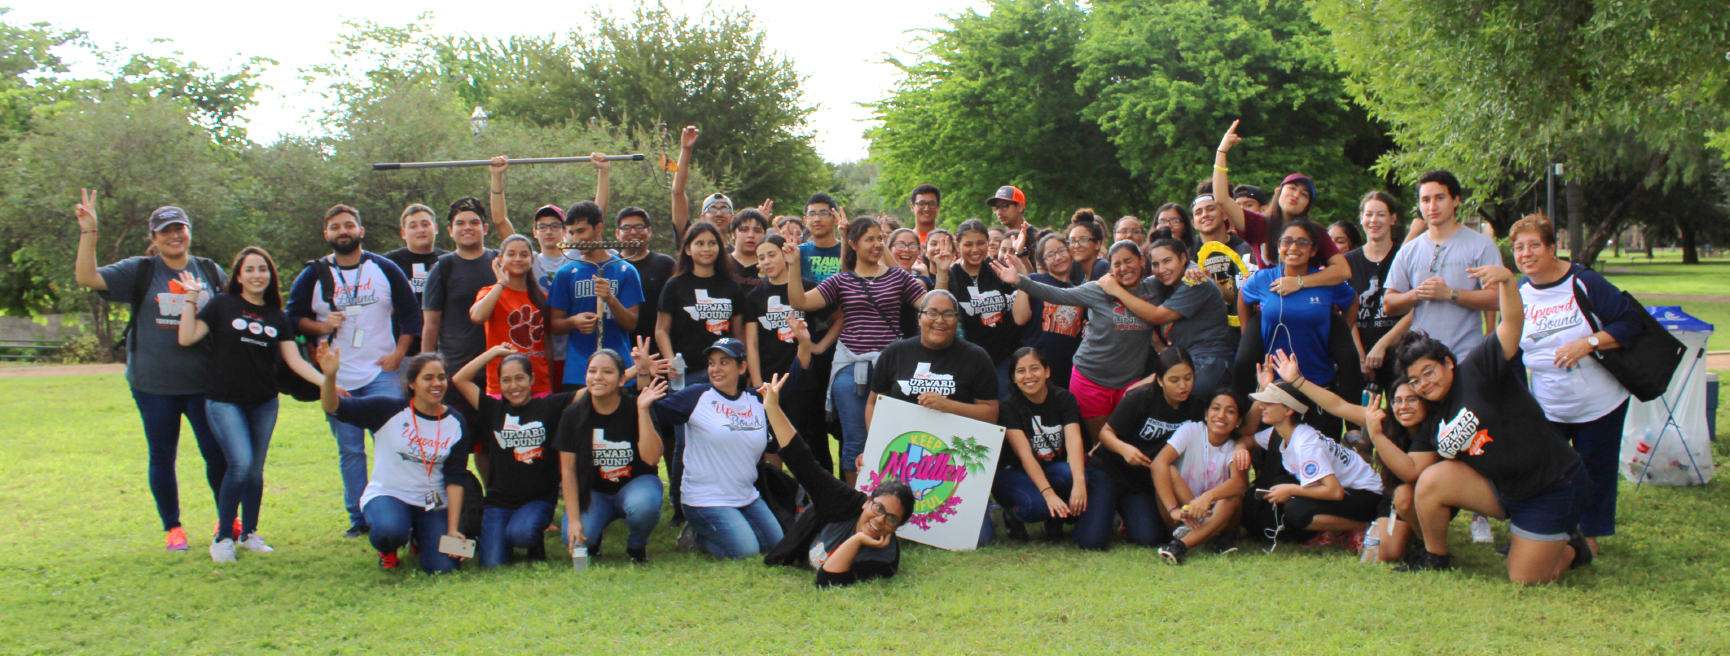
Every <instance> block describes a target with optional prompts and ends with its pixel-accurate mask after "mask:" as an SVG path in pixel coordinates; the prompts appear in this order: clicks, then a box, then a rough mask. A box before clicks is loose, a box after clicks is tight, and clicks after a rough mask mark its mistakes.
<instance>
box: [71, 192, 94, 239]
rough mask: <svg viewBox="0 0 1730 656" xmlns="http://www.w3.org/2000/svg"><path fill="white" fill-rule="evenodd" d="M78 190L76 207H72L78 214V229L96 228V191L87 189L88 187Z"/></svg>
mask: <svg viewBox="0 0 1730 656" xmlns="http://www.w3.org/2000/svg"><path fill="white" fill-rule="evenodd" d="M78 191H79V196H80V201H79V203H78V207H76V208H74V210H73V213H74V214H76V215H78V229H79V230H95V229H96V192H95V191H92V190H89V189H80V190H78Z"/></svg>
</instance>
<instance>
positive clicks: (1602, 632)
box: [0, 376, 1730, 654]
mask: <svg viewBox="0 0 1730 656" xmlns="http://www.w3.org/2000/svg"><path fill="white" fill-rule="evenodd" d="M0 417H3V418H4V420H3V422H0V424H3V426H4V428H3V429H0V652H5V653H24V654H60V653H75V652H85V653H168V654H182V653H185V654H203V653H215V652H230V653H247V654H256V653H280V652H293V653H318V654H360V653H393V654H394V653H480V652H489V653H491V652H511V653H656V654H659V653H686V654H708V653H802V654H806V653H809V654H823V653H857V652H888V653H913V654H936V653H941V654H1024V653H1047V652H1071V653H1102V652H1117V653H1185V654H1212V653H1226V654H1229V653H1269V654H1277V653H1305V654H1313V653H1338V652H1374V653H1382V654H1408V653H1425V654H1428V653H1521V654H1551V653H1555V654H1578V653H1617V654H1620V653H1723V652H1725V651H1727V650H1730V553H1727V552H1726V549H1725V544H1726V540H1725V532H1726V529H1727V528H1730V521H1727V520H1730V487H1727V485H1726V483H1725V482H1724V481H1716V482H1714V483H1713V484H1711V485H1710V486H1707V487H1704V488H1700V487H1693V488H1661V487H1653V486H1646V487H1644V488H1642V489H1639V490H1635V489H1634V488H1633V487H1632V486H1631V485H1629V484H1627V483H1623V484H1622V499H1621V511H1620V522H1621V528H1620V532H1619V534H1618V535H1617V536H1615V537H1614V538H1610V539H1607V540H1605V542H1604V554H1603V556H1602V557H1601V558H1600V559H1599V560H1598V561H1597V563H1596V564H1594V565H1593V566H1592V567H1589V568H1587V569H1584V570H1580V571H1576V572H1573V573H1571V574H1569V575H1567V576H1566V577H1565V578H1564V579H1563V580H1562V582H1560V583H1558V584H1555V585H1548V586H1541V587H1534V588H1523V587H1519V586H1515V585H1512V584H1510V583H1508V582H1507V581H1506V580H1505V574H1504V569H1503V563H1502V559H1501V558H1500V557H1499V556H1497V555H1495V554H1494V553H1493V552H1492V551H1491V547H1490V546H1489V545H1477V544H1471V543H1470V540H1469V538H1467V537H1465V535H1464V533H1465V530H1464V528H1465V527H1464V522H1463V521H1461V522H1459V523H1456V525H1455V529H1456V530H1455V531H1454V539H1453V543H1454V549H1455V553H1456V554H1457V555H1456V561H1455V562H1456V563H1458V565H1459V567H1460V569H1459V571H1456V572H1452V573H1444V574H1418V575H1408V574H1398V573H1393V572H1391V571H1389V568H1388V567H1387V566H1382V565H1363V564H1359V563H1358V562H1357V561H1356V559H1355V558H1354V557H1351V556H1349V555H1348V554H1346V553H1344V552H1343V551H1340V550H1339V549H1337V548H1314V549H1306V548H1301V547H1290V546H1281V547H1280V548H1279V549H1278V550H1277V551H1276V552H1275V553H1273V554H1271V555H1269V554H1265V553H1263V552H1262V550H1261V549H1260V548H1257V547H1255V546H1253V544H1252V543H1250V542H1247V541H1246V542H1245V543H1244V549H1243V550H1241V551H1240V552H1238V553H1237V554H1234V555H1230V556H1224V557H1221V556H1216V555H1213V554H1211V553H1205V552H1207V551H1209V550H1207V549H1202V550H1198V551H1197V552H1192V559H1191V560H1190V562H1189V563H1188V564H1186V565H1184V566H1182V567H1170V566H1166V565H1163V564H1161V563H1160V562H1159V560H1158V558H1157V556H1156V554H1155V553H1154V551H1153V550H1151V549H1147V548H1137V547H1132V546H1127V545H1123V544H1118V545H1114V548H1113V549H1112V550H1111V551H1110V552H1108V553H1104V554H1098V553H1082V552H1080V551H1078V550H1077V549H1075V548H1074V547H1073V546H1071V545H1062V546H1048V545H1044V544H1039V543H1033V544H1025V545H1023V544H1005V543H1004V542H1002V541H999V542H998V543H997V544H994V545H993V546H989V547H987V548H985V549H983V550H980V551H978V552H973V553H950V552H943V551H939V550H936V549H930V548H925V547H922V546H913V547H910V548H908V549H907V550H906V552H905V556H904V560H903V570H902V573H901V575H900V576H899V577H897V578H895V579H894V580H892V581H887V582H874V583H869V584H865V585H860V586H858V587H855V588H852V589H845V590H831V591H819V590H816V589H814V588H813V587H812V585H811V575H810V574H809V573H808V572H805V571H796V570H791V569H785V568H769V567H765V566H764V565H763V564H762V563H761V561H757V560H752V561H745V562H718V561H716V560H713V559H711V558H709V557H706V556H700V555H695V554H687V553H679V552H676V551H674V550H673V546H672V543H673V538H674V532H673V531H672V530H671V529H669V528H667V527H665V526H663V527H662V528H660V529H658V530H657V532H656V534H655V538H654V541H653V543H652V544H651V546H650V556H651V560H652V562H651V563H650V564H648V565H646V566H631V565H629V564H627V563H626V562H625V560H624V558H623V557H622V553H621V551H620V550H621V549H622V546H623V545H622V542H623V540H622V537H623V536H622V534H621V533H615V532H616V531H622V528H623V527H622V525H619V524H615V525H614V526H613V527H612V528H611V529H610V530H609V538H608V544H607V545H606V550H607V551H606V554H605V556H604V557H603V558H601V559H599V560H598V561H596V562H595V564H594V565H593V566H592V567H590V569H589V570H588V571H586V572H583V573H573V572H572V571H570V567H569V564H568V563H566V562H562V561H561V560H559V559H558V558H557V557H556V556H555V559H554V560H553V561H552V562H547V563H529V564H518V565H513V566H510V567H506V568H502V569H500V570H496V571H487V572H482V571H472V570H465V571H462V572H460V573H456V574H453V575H448V576H428V575H425V574H422V573H420V572H419V571H418V570H416V569H414V568H412V567H405V569H404V570H403V571H398V572H384V571H380V570H379V569H378V567H377V564H376V562H375V556H374V552H372V551H371V550H370V549H369V548H368V546H367V544H366V542H365V540H364V539H363V540H345V539H343V538H342V537H341V531H342V530H343V528H345V526H346V517H345V515H344V513H343V512H342V509H341V487H340V483H339V481H338V477H337V470H336V464H335V462H336V450H335V447H334V445H333V443H332V441H331V438H330V435H329V433H328V430H327V428H326V426H325V423H324V420H323V417H322V415H320V413H319V412H318V411H317V409H316V408H315V407H314V406H312V405H309V404H294V403H292V402H290V403H288V404H286V405H285V410H284V412H283V415H282V419H281V421H280V423H279V425H278V429H277V432H276V440H275V443H274V444H273V448H272V450H271V458H270V465H269V469H268V470H267V472H266V474H267V491H266V495H265V513H264V519H263V524H262V528H261V533H263V534H264V535H265V536H267V537H268V538H269V539H270V541H271V543H272V544H273V545H275V546H276V548H277V553H275V554H269V555H258V554H251V553H248V552H242V553H241V556H240V561H239V562H238V563H233V564H227V565H223V566H220V567H217V566H213V564H212V563H211V562H210V559H209V556H208V554H207V553H206V548H207V547H208V545H209V538H208V530H209V527H210V526H212V524H213V523H214V518H215V516H214V508H213V507H212V503H211V498H210V496H209V494H208V491H207V489H206V486H205V484H204V481H203V473H202V469H203V463H202V461H201V460H200V458H199V456H198V454H197V451H196V450H195V449H194V448H193V447H192V442H191V436H190V432H187V434H186V437H185V439H184V444H183V449H182V452H181V457H180V481H181V482H180V489H181V494H182V506H183V513H184V521H185V524H186V526H187V528H188V529H189V533H190V534H191V535H192V536H193V551H192V552H191V553H185V554H170V553H165V552H164V551H163V548H162V533H161V531H160V527H159V525H158V521H157V518H156V514H155V512H154V510H153V506H152V503H151V496H150V493H149V490H148V488H147V486H146V484H145V445H144V439H143V437H142V436H141V433H140V428H139V423H138V419H137V416H136V413H135V411H134V408H133V404H132V401H131V399H130V397H129V395H128V393H127V390H126V387H125V384H124V381H123V380H122V379H121V377H120V376H91V377H62V378H42V379H29V380H24V379H5V380H0ZM1726 419H1727V417H1726V416H1725V415H1724V414H1721V415H1720V417H1719V423H1720V426H1724V425H1726V424H1725V421H1726ZM1717 452H1718V457H1725V455H1726V449H1725V448H1723V444H1722V443H1721V444H1720V448H1718V449H1717ZM1720 462H1721V463H1722V462H1726V461H1720ZM1034 532H1035V534H1036V535H1037V533H1038V529H1037V528H1036V529H1034ZM1497 532H1498V536H1499V538H1500V539H1502V540H1506V527H1505V525H1502V524H1500V523H1498V524H1497ZM547 537H548V539H549V543H550V548H549V551H552V552H554V553H555V554H556V553H558V547H557V542H556V541H557V538H556V537H555V536H552V535H548V536H547ZM405 555H406V551H405ZM411 562H412V561H411ZM405 565H406V563H405Z"/></svg>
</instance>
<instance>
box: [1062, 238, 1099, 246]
mask: <svg viewBox="0 0 1730 656" xmlns="http://www.w3.org/2000/svg"><path fill="white" fill-rule="evenodd" d="M1096 241H1099V240H1098V239H1094V238H1092V237H1070V238H1069V239H1065V240H1064V241H1063V243H1065V244H1068V245H1070V246H1086V245H1088V244H1091V243H1093V242H1096Z"/></svg>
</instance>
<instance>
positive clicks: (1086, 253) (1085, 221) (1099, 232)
mask: <svg viewBox="0 0 1730 656" xmlns="http://www.w3.org/2000/svg"><path fill="white" fill-rule="evenodd" d="M1064 235H1065V237H1066V240H1067V241H1066V242H1065V243H1066V245H1068V246H1069V256H1070V257H1071V258H1074V260H1075V264H1074V265H1072V266H1070V267H1069V282H1070V283H1072V284H1076V285H1079V284H1081V283H1084V282H1088V281H1090V280H1099V279H1100V278H1104V277H1105V276H1107V275H1110V273H1111V263H1110V262H1108V261H1106V260H1104V259H1102V258H1100V257H1099V254H1100V253H1101V252H1104V250H1105V247H1106V246H1107V244H1106V243H1105V226H1102V225H1100V223H1099V217H1098V216H1096V215H1095V214H1094V213H1093V210H1090V209H1080V210H1076V211H1075V216H1073V217H1070V219H1069V228H1068V229H1067V231H1066V232H1065V233H1064Z"/></svg>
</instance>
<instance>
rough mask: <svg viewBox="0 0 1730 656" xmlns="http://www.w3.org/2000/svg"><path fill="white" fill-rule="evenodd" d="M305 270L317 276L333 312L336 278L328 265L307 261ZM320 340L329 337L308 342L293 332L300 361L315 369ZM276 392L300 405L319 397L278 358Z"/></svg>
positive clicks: (303, 336) (310, 386)
mask: <svg viewBox="0 0 1730 656" xmlns="http://www.w3.org/2000/svg"><path fill="white" fill-rule="evenodd" d="M306 268H307V269H310V270H312V271H314V272H315V273H314V275H317V276H318V283H319V289H320V290H321V291H322V292H323V294H322V295H323V296H324V302H325V304H326V305H330V306H331V307H332V309H333V310H334V309H335V307H336V304H335V303H334V302H333V301H334V300H335V299H336V276H335V275H334V274H332V273H331V271H330V264H329V263H327V262H325V261H324V260H323V259H317V260H308V261H307V263H306ZM320 339H323V340H325V341H327V342H328V341H330V336H329V335H325V336H323V337H314V338H312V339H311V340H308V339H307V336H306V335H304V334H301V333H300V332H299V331H295V336H294V341H295V348H298V349H300V357H301V359H303V360H306V361H307V362H310V363H312V366H313V367H315V368H316V367H317V366H318V358H317V357H316V355H315V354H314V350H315V346H316V345H317V343H318V340H320ZM276 391H278V392H281V393H283V394H287V395H288V396H289V398H292V399H294V400H296V401H300V402H302V403H310V402H312V401H317V400H318V396H319V388H318V386H317V385H314V384H312V383H311V382H308V381H307V380H306V379H305V378H301V377H300V374H297V373H294V370H293V369H289V368H288V364H287V363H285V362H283V361H282V359H281V358H280V357H279V358H278V359H277V363H276Z"/></svg>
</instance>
